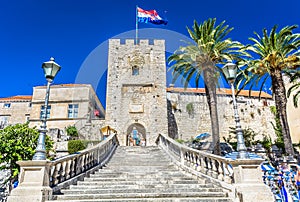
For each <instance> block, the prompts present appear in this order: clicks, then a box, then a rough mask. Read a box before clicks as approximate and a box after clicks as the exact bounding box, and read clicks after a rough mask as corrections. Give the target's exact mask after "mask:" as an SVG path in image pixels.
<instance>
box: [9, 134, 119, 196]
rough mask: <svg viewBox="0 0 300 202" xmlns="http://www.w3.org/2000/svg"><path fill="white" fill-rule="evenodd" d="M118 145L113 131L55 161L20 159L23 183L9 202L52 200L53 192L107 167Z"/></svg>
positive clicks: (20, 175)
mask: <svg viewBox="0 0 300 202" xmlns="http://www.w3.org/2000/svg"><path fill="white" fill-rule="evenodd" d="M118 145H119V142H118V139H117V136H116V134H112V135H110V136H109V137H108V138H107V139H106V140H104V141H102V142H100V143H99V144H97V145H95V146H93V147H92V148H89V149H86V150H83V151H80V152H78V153H77V154H73V155H69V156H66V157H63V158H59V159H56V160H54V161H48V160H41V161H18V162H17V163H18V164H19V165H20V170H21V171H20V174H19V186H18V187H17V188H16V189H13V190H12V192H11V193H10V195H9V197H8V202H19V201H20V200H23V201H40V202H44V201H47V200H51V199H52V194H53V193H55V192H56V193H57V192H60V190H61V189H62V188H66V187H68V186H70V185H71V184H75V183H76V182H77V181H79V180H83V179H84V177H86V176H89V175H90V174H92V173H94V172H95V171H96V170H98V169H99V168H101V167H103V166H104V165H105V164H106V163H107V162H108V160H109V159H110V158H111V156H112V155H113V154H114V151H115V150H116V148H117V147H118Z"/></svg>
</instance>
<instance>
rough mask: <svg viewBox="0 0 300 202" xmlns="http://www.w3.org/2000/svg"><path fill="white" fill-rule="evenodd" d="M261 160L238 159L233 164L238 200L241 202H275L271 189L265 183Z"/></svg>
mask: <svg viewBox="0 0 300 202" xmlns="http://www.w3.org/2000/svg"><path fill="white" fill-rule="evenodd" d="M262 162H263V160H262V159H261V160H260V159H237V160H235V161H233V162H231V165H232V167H233V173H234V184H233V185H234V187H235V194H236V196H235V197H236V198H238V199H239V201H240V202H273V201H274V200H275V199H274V196H273V194H272V192H271V189H270V188H269V187H268V186H267V185H265V184H264V183H263V180H262V171H261V170H260V167H259V166H260V164H261V163H262Z"/></svg>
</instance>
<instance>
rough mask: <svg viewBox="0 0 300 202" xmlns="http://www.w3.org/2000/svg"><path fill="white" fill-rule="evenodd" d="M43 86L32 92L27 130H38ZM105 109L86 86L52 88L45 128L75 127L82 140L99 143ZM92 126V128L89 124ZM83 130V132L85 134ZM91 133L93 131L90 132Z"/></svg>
mask: <svg viewBox="0 0 300 202" xmlns="http://www.w3.org/2000/svg"><path fill="white" fill-rule="evenodd" d="M45 94H46V86H37V87H34V88H33V95H32V101H31V103H32V106H31V113H30V119H29V121H30V124H29V126H31V127H33V126H37V127H38V126H40V125H41V117H42V114H43V113H44V112H45V109H44V103H45ZM104 116H105V112H104V108H103V106H102V104H101V103H100V101H99V99H98V97H97V95H96V94H95V91H94V89H93V88H92V86H91V85H89V84H60V85H51V90H50V97H49V106H48V109H47V128H49V129H52V130H53V129H59V130H64V129H65V128H66V127H68V126H73V125H75V126H76V128H77V129H78V130H79V132H80V133H81V134H82V135H83V136H85V137H84V138H87V139H93V140H95V139H96V140H99V139H100V137H98V136H97V134H98V135H99V134H100V132H99V128H98V127H97V128H95V129H93V127H92V126H95V125H97V126H99V127H100V126H101V125H102V124H104ZM92 123H93V124H92ZM85 130H86V131H85ZM91 130H94V131H91Z"/></svg>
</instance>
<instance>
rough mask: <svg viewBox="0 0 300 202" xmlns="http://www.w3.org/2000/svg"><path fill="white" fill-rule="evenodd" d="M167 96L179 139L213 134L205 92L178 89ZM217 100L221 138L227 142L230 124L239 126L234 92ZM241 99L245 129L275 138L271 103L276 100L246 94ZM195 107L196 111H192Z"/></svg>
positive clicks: (239, 106) (239, 105)
mask: <svg viewBox="0 0 300 202" xmlns="http://www.w3.org/2000/svg"><path fill="white" fill-rule="evenodd" d="M167 97H168V100H169V101H170V103H171V106H172V107H171V110H172V115H173V116H174V117H175V118H170V116H169V122H174V121H173V120H174V119H175V122H176V125H177V127H178V138H180V139H184V140H188V139H190V138H192V137H195V136H196V135H198V134H201V133H205V132H208V133H211V123H210V116H209V108H208V104H207V101H206V96H205V94H198V93H184V92H183V93H182V92H181V93H178V92H176V88H175V90H174V91H171V92H170V91H169V92H168V93H167ZM217 101H218V106H217V107H218V115H219V126H220V138H221V141H223V138H222V137H228V135H229V130H230V129H229V127H235V120H234V112H233V106H232V97H231V95H218V96H217ZM237 101H238V111H239V116H240V120H241V125H242V128H243V129H245V128H251V129H253V130H254V131H255V132H257V133H258V134H260V135H259V136H257V139H260V138H262V136H261V134H265V135H270V137H271V138H272V139H274V138H275V133H274V129H273V127H272V124H271V121H274V116H273V114H272V113H271V111H270V106H272V105H274V101H272V100H271V99H262V100H259V99H258V98H254V97H252V98H249V97H244V96H238V97H237ZM188 105H189V106H188ZM191 106H192V110H190V109H191ZM169 114H170V112H169ZM173 124H174V123H173ZM169 132H170V131H169ZM173 136H176V135H173Z"/></svg>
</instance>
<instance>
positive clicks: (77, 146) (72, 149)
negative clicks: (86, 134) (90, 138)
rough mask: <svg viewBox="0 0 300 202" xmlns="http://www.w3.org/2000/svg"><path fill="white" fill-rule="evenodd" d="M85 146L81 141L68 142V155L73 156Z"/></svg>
mask: <svg viewBox="0 0 300 202" xmlns="http://www.w3.org/2000/svg"><path fill="white" fill-rule="evenodd" d="M86 145H87V144H85V143H84V141H82V140H70V141H69V142H68V152H69V154H74V153H76V152H78V151H80V150H83V149H85V148H86Z"/></svg>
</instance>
